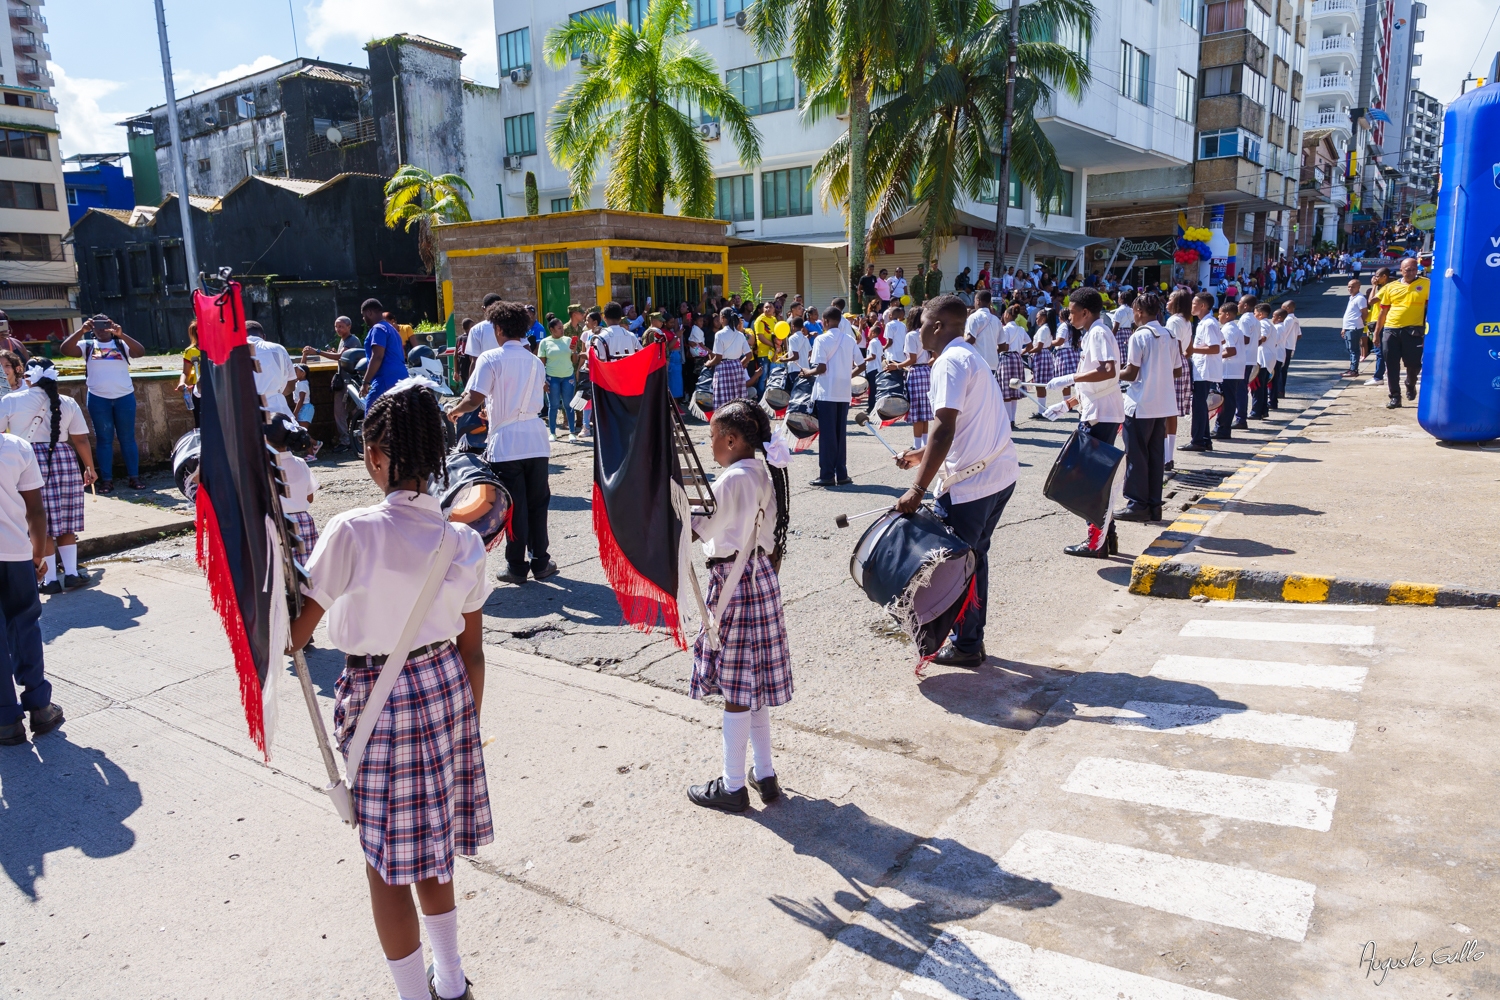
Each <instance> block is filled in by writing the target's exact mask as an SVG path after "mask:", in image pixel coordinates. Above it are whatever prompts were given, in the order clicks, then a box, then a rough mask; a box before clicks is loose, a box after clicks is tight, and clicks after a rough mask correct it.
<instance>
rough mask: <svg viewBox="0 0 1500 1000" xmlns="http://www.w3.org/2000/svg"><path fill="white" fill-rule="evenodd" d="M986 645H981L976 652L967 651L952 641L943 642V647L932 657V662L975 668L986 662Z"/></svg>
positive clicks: (940, 664)
mask: <svg viewBox="0 0 1500 1000" xmlns="http://www.w3.org/2000/svg"><path fill="white" fill-rule="evenodd" d="M984 657H985V652H984V647H983V646H981V647H979V651H978V652H976V653H965V652H963V651H962V650H960V649H959V648H958V647H957V646H955V645H953V643H951V642H945V643H943V648H942V649H940V650H938V651H937V653H936V654H935V655H934V656H933V657H932V662H933V663H936V664H938V665H939V666H942V667H965V668H967V669H969V670H973V669H974V668H975V667H978V666H979V665H980V664H981V663H983V662H984Z"/></svg>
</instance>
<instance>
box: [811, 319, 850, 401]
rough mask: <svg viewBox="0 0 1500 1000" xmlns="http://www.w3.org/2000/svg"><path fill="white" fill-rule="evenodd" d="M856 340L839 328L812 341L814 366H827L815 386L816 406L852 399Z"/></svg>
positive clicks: (813, 394)
mask: <svg viewBox="0 0 1500 1000" xmlns="http://www.w3.org/2000/svg"><path fill="white" fill-rule="evenodd" d="M854 350H855V345H854V338H853V337H851V336H849V334H847V333H845V332H844V330H843V328H842V327H840V328H839V329H836V330H829V331H828V332H827V333H822V334H819V335H818V339H817V340H815V341H813V348H812V363H813V367H814V368H816V367H817V366H818V365H827V366H828V370H827V371H825V372H824V373H823V374H821V375H819V376H818V377H817V379H816V380H814V382H813V391H812V398H813V401H814V402H824V403H847V402H849V400H850V398H851V392H850V385H849V383H850V380H851V378H852V377H853V374H852V373H853V371H854Z"/></svg>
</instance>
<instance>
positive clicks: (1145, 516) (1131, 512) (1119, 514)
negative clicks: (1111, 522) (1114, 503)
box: [1115, 507, 1151, 522]
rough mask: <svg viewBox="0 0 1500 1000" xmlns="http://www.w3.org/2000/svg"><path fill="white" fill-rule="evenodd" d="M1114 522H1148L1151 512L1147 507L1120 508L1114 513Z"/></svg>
mask: <svg viewBox="0 0 1500 1000" xmlns="http://www.w3.org/2000/svg"><path fill="white" fill-rule="evenodd" d="M1115 520H1116V521H1141V522H1145V521H1149V520H1151V510H1150V508H1148V507H1122V508H1121V509H1119V510H1117V511H1115Z"/></svg>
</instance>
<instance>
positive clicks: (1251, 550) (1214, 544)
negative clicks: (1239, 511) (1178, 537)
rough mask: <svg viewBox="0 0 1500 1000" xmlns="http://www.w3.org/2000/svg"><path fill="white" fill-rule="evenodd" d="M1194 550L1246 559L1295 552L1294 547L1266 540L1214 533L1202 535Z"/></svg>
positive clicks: (1286, 554) (1285, 554) (1287, 554)
mask: <svg viewBox="0 0 1500 1000" xmlns="http://www.w3.org/2000/svg"><path fill="white" fill-rule="evenodd" d="M1193 550H1194V551H1195V552H1217V553H1222V554H1224V555H1230V556H1240V557H1241V558H1245V559H1253V558H1255V557H1257V556H1289V555H1291V554H1292V552H1293V550H1292V549H1283V548H1278V547H1276V546H1275V545H1267V544H1266V543H1265V542H1257V541H1254V540H1253V539H1249V538H1215V537H1214V536H1212V535H1207V536H1200V537H1199V539H1198V544H1197V545H1195V546H1194V547H1193Z"/></svg>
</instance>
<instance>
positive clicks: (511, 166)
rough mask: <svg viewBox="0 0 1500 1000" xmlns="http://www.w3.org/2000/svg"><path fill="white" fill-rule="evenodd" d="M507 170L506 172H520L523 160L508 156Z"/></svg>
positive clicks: (506, 159) (506, 161)
mask: <svg viewBox="0 0 1500 1000" xmlns="http://www.w3.org/2000/svg"><path fill="white" fill-rule="evenodd" d="M505 169H506V170H520V169H521V158H520V157H519V156H507V157H506V158H505Z"/></svg>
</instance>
